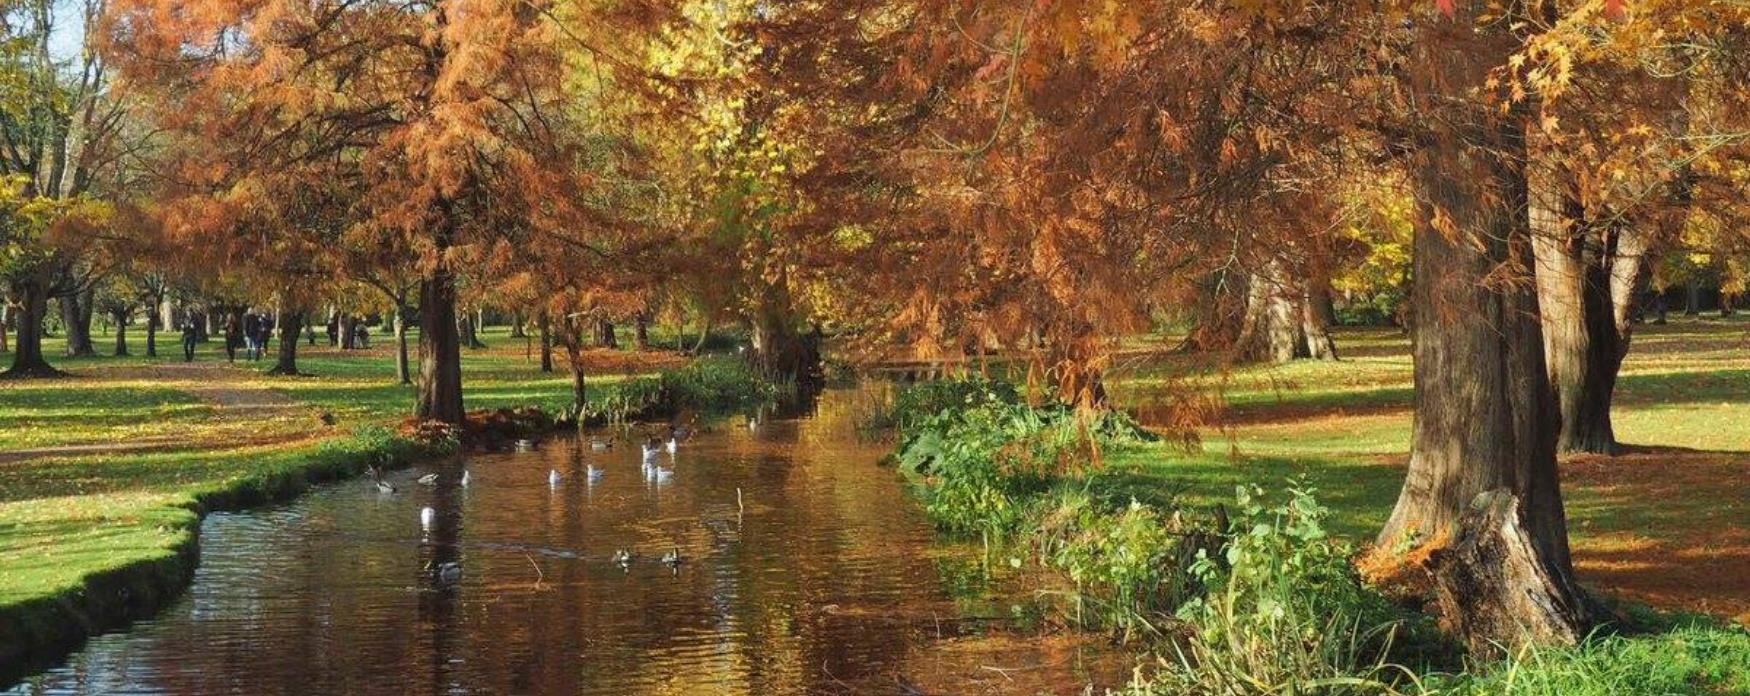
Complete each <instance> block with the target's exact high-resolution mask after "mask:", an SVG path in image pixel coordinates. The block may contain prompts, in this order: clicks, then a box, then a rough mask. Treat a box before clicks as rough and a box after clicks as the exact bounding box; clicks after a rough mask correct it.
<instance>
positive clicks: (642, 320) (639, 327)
mask: <svg viewBox="0 0 1750 696" xmlns="http://www.w3.org/2000/svg"><path fill="white" fill-rule="evenodd" d="M632 345H633V346H634V347H636V348H637V349H638V350H641V351H643V350H650V317H647V316H645V315H643V314H640V315H638V316H637V318H635V319H633V324H632Z"/></svg>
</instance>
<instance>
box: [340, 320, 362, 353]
mask: <svg viewBox="0 0 1750 696" xmlns="http://www.w3.org/2000/svg"><path fill="white" fill-rule="evenodd" d="M357 333H358V322H356V321H353V318H352V315H351V314H342V315H340V349H341V350H352V349H353V348H356V347H357V346H358V344H357V343H356V342H355V340H354V339H355V338H356V334H357Z"/></svg>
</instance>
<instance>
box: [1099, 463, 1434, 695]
mask: <svg viewBox="0 0 1750 696" xmlns="http://www.w3.org/2000/svg"><path fill="white" fill-rule="evenodd" d="M1235 503H1236V509H1237V511H1238V514H1237V515H1236V516H1235V518H1234V519H1233V521H1232V522H1231V524H1230V525H1229V527H1228V535H1227V539H1226V544H1225V548H1224V551H1223V552H1222V553H1221V554H1220V556H1219V557H1212V556H1210V555H1209V554H1208V553H1207V552H1202V553H1200V554H1199V556H1198V558H1197V560H1196V562H1195V563H1194V564H1192V567H1191V574H1192V575H1193V576H1194V577H1195V578H1196V579H1197V580H1198V581H1200V582H1201V583H1202V584H1203V585H1204V587H1205V592H1204V593H1203V594H1202V596H1200V597H1197V598H1194V599H1191V600H1190V601H1188V602H1186V603H1185V605H1184V606H1183V607H1182V608H1181V609H1180V610H1179V618H1180V619H1181V620H1183V621H1184V622H1185V626H1186V628H1187V629H1188V630H1187V633H1186V636H1185V637H1184V638H1183V639H1182V640H1181V641H1180V642H1179V643H1176V644H1175V645H1174V646H1173V653H1172V655H1173V659H1171V660H1170V661H1168V663H1167V664H1166V665H1165V667H1164V668H1163V669H1162V670H1161V671H1160V672H1159V674H1158V675H1156V676H1155V677H1154V678H1153V679H1152V680H1139V681H1138V682H1137V683H1134V684H1132V685H1131V691H1130V693H1135V694H1185V693H1212V694H1234V695H1236V696H1239V695H1251V694H1257V695H1259V696H1262V695H1264V694H1327V695H1339V694H1395V693H1406V690H1408V692H1416V691H1420V690H1421V688H1422V687H1421V684H1420V680H1419V679H1418V678H1417V676H1416V673H1415V672H1414V671H1412V670H1411V669H1409V668H1406V667H1403V666H1400V665H1398V664H1394V663H1392V662H1390V661H1389V659H1390V657H1391V656H1392V655H1393V650H1394V647H1397V644H1398V641H1400V640H1401V639H1402V637H1403V636H1404V635H1405V634H1406V633H1413V634H1417V636H1418V637H1420V636H1421V635H1422V634H1423V633H1424V632H1426V631H1430V630H1431V629H1430V628H1429V627H1427V626H1426V625H1425V624H1422V623H1414V622H1412V621H1411V620H1410V619H1409V618H1408V617H1407V616H1406V615H1405V614H1404V613H1403V612H1400V611H1399V610H1397V609H1396V608H1395V607H1393V606H1392V605H1391V604H1390V603H1389V602H1388V601H1387V600H1386V599H1385V598H1384V597H1383V596H1381V595H1380V594H1378V593H1377V592H1375V591H1373V590H1372V589H1371V588H1368V587H1367V586H1366V585H1365V584H1364V583H1363V582H1362V581H1361V578H1360V577H1359V576H1358V575H1357V574H1356V572H1355V568H1354V566H1353V564H1351V563H1350V561H1349V559H1350V556H1351V553H1352V549H1350V548H1349V547H1348V545H1346V544H1342V543H1339V542H1337V541H1335V540H1333V539H1331V538H1330V536H1329V535H1328V534H1327V533H1326V531H1325V527H1324V523H1325V520H1326V518H1327V517H1328V515H1329V512H1328V511H1327V510H1326V509H1325V508H1324V507H1323V506H1321V505H1320V504H1319V503H1318V501H1317V500H1316V499H1315V498H1314V497H1313V493H1312V491H1311V490H1308V489H1305V488H1303V487H1300V486H1297V485H1291V486H1290V488H1289V496H1288V499H1287V500H1286V501H1284V502H1282V503H1280V504H1278V505H1274V506H1271V505H1268V504H1267V503H1266V501H1265V499H1264V497H1263V491H1262V490H1261V489H1259V488H1257V487H1255V486H1254V487H1242V488H1240V489H1239V491H1238V494H1237V496H1236V500H1235Z"/></svg>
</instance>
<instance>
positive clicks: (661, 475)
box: [650, 466, 674, 483]
mask: <svg viewBox="0 0 1750 696" xmlns="http://www.w3.org/2000/svg"><path fill="white" fill-rule="evenodd" d="M650 477H651V478H653V479H656V482H657V483H668V480H669V479H670V478H673V477H674V470H673V469H664V468H662V467H660V466H659V467H656V470H655V471H652V472H650Z"/></svg>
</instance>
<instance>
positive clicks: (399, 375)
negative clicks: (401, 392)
mask: <svg viewBox="0 0 1750 696" xmlns="http://www.w3.org/2000/svg"><path fill="white" fill-rule="evenodd" d="M410 313H411V310H409V309H408V308H406V307H396V308H395V379H396V381H399V382H400V383H402V384H412V383H413V371H412V370H411V369H409V366H408V364H407V316H408V315H409V314H410Z"/></svg>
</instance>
